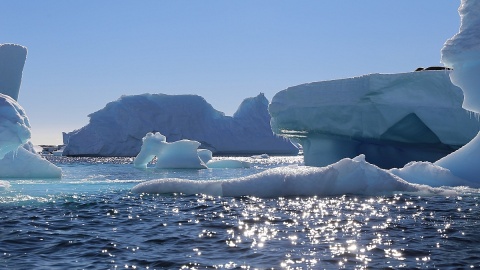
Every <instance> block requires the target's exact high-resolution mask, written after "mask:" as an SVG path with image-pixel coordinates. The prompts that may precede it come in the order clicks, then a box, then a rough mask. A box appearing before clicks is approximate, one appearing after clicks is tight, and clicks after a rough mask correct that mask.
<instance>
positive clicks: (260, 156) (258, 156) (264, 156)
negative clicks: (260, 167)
mask: <svg viewBox="0 0 480 270" xmlns="http://www.w3.org/2000/svg"><path fill="white" fill-rule="evenodd" d="M269 157H270V156H269V155H268V154H261V155H253V156H251V158H253V159H266V158H269Z"/></svg>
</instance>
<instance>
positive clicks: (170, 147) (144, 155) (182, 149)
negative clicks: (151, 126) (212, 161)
mask: <svg viewBox="0 0 480 270" xmlns="http://www.w3.org/2000/svg"><path fill="white" fill-rule="evenodd" d="M142 141H143V144H142V148H141V150H140V153H138V155H137V156H136V157H135V159H134V161H133V164H134V166H135V167H136V168H146V167H147V164H148V163H149V162H150V161H152V160H153V158H154V157H157V163H156V165H155V167H156V168H161V169H205V168H207V166H206V165H205V163H203V161H202V160H201V159H200V158H199V156H198V153H197V149H198V147H199V146H200V143H199V142H196V141H190V140H180V141H176V142H172V143H169V142H167V139H166V137H165V136H163V135H162V134H160V133H159V132H156V133H151V132H149V133H147V135H145V137H143V139H142Z"/></svg>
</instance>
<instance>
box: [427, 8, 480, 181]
mask: <svg viewBox="0 0 480 270" xmlns="http://www.w3.org/2000/svg"><path fill="white" fill-rule="evenodd" d="M458 12H459V15H460V19H461V21H460V29H459V32H458V33H457V34H455V35H454V36H453V37H452V38H451V39H449V40H447V41H446V42H445V44H444V46H443V48H442V51H441V52H442V62H443V63H444V64H445V65H446V66H448V67H451V68H453V71H452V72H451V73H450V78H451V80H452V82H453V83H454V84H455V85H457V86H459V87H461V89H462V90H463V92H464V95H465V100H464V102H463V107H464V108H466V109H469V110H472V111H473V112H475V113H476V114H477V117H478V113H480V77H479V76H478V74H480V1H478V0H462V1H461V4H460V8H459V9H458ZM479 161H480V134H477V135H476V136H475V138H474V139H473V140H472V141H470V142H469V143H468V144H466V145H465V146H463V147H462V148H460V149H459V150H457V151H455V152H453V153H452V154H450V155H448V156H446V157H444V158H442V159H440V160H438V161H437V162H435V164H436V165H438V166H441V167H444V168H446V169H448V170H450V172H452V174H454V175H456V176H458V177H460V178H463V179H466V180H468V181H472V182H477V183H478V182H480V166H479V165H480V163H479Z"/></svg>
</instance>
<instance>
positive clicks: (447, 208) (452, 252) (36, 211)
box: [0, 157, 480, 269]
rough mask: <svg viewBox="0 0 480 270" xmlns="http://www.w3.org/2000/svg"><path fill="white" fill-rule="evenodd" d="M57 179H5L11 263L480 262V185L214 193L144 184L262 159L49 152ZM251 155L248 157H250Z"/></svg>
mask: <svg viewBox="0 0 480 270" xmlns="http://www.w3.org/2000/svg"><path fill="white" fill-rule="evenodd" d="M47 158H48V159H50V160H51V161H52V162H53V163H55V164H56V165H58V166H60V167H61V168H62V169H63V174H64V175H63V178H62V179H56V180H48V179H37V180H22V179H10V180H8V182H9V183H10V188H7V189H4V190H0V269H385V268H392V269H399V268H404V269H470V268H480V224H479V220H480V208H479V197H480V195H479V192H478V190H473V189H466V188H464V189H462V188H460V189H458V192H459V193H458V195H456V196H450V197H445V196H439V195H436V196H429V197H422V196H416V195H412V194H396V195H394V196H354V195H344V196H333V197H278V198H268V199H265V198H257V197H251V196H245V197H238V198H233V197H212V196H206V195H202V194H198V195H189V196H187V195H182V194H170V195H145V194H134V193H131V192H130V189H131V188H132V187H133V186H135V185H136V184H138V183H140V182H142V181H146V180H150V179H158V178H184V179H197V180H202V179H209V180H211V179H228V178H235V177H241V176H246V175H250V174H253V173H257V172H261V171H263V170H265V169H267V168H273V167H277V166H286V165H295V164H302V158H301V157H270V158H266V159H252V158H248V157H245V158H241V159H242V160H244V161H249V162H251V163H252V167H251V168H247V169H245V168H243V169H206V170H155V169H153V168H152V169H147V170H139V169H135V168H133V165H132V164H131V163H132V159H129V158H68V157H47ZM239 159H240V158H239Z"/></svg>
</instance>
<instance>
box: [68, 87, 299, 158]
mask: <svg viewBox="0 0 480 270" xmlns="http://www.w3.org/2000/svg"><path fill="white" fill-rule="evenodd" d="M89 117H90V122H89V124H88V125H86V126H85V127H83V128H81V129H79V130H75V131H73V132H71V133H68V134H65V136H64V143H65V144H66V145H67V146H66V147H65V149H64V152H63V154H64V155H67V156H132V157H133V156H136V155H137V154H138V153H139V152H140V148H141V145H142V138H143V136H145V134H147V133H148V132H160V133H162V134H163V135H165V136H166V137H167V138H168V141H170V142H173V141H178V140H182V139H188V140H194V141H198V142H200V143H201V147H200V148H205V149H208V150H210V151H212V152H213V154H216V155H235V154H236V155H238V154H241V155H250V154H252V155H253V154H263V153H267V154H278V155H294V154H297V153H298V149H297V148H296V147H295V146H294V145H293V144H292V143H291V142H290V141H288V140H285V139H284V138H281V137H279V136H276V135H274V134H273V132H272V130H271V128H270V115H269V114H268V100H267V99H266V98H265V96H264V95H263V94H259V95H258V96H257V97H254V98H248V99H245V100H244V101H243V102H242V104H241V105H240V106H239V108H238V110H237V112H236V113H235V114H234V115H233V117H230V116H225V115H224V114H223V113H222V112H219V111H217V110H215V109H214V108H213V107H212V106H211V105H210V104H209V103H207V102H206V101H205V99H203V98H202V97H200V96H196V95H165V94H143V95H133V96H122V97H121V98H120V99H118V100H117V101H114V102H110V103H108V104H107V105H106V106H105V108H103V109H101V110H99V111H97V112H94V113H92V114H90V115H89Z"/></svg>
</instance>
